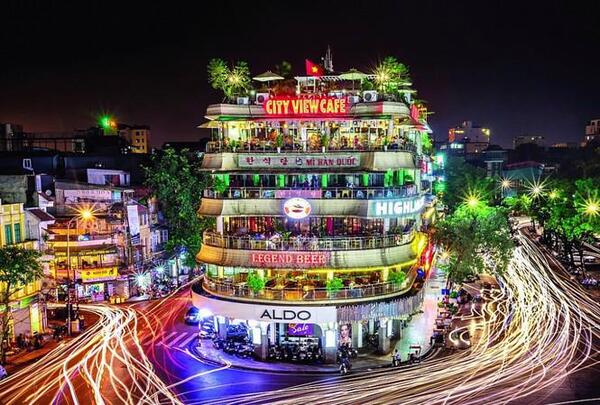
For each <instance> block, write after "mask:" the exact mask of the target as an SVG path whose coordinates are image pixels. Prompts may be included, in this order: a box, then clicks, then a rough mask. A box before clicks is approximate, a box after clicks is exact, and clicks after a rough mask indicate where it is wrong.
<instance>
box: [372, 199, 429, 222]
mask: <svg viewBox="0 0 600 405" xmlns="http://www.w3.org/2000/svg"><path fill="white" fill-rule="evenodd" d="M424 204H425V197H423V196H421V197H412V198H398V199H395V198H394V199H389V200H371V201H369V209H368V216H369V217H377V218H396V217H403V216H407V215H412V214H416V213H419V212H420V211H421V209H422V208H423V205H424Z"/></svg>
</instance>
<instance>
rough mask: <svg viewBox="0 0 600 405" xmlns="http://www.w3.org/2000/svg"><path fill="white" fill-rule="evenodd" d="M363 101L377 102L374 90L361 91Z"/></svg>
mask: <svg viewBox="0 0 600 405" xmlns="http://www.w3.org/2000/svg"><path fill="white" fill-rule="evenodd" d="M363 101H364V102H365V103H372V102H374V101H377V91H376V90H367V91H363Z"/></svg>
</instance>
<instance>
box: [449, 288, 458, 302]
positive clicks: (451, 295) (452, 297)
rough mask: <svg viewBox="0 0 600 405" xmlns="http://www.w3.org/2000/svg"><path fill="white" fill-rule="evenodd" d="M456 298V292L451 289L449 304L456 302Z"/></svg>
mask: <svg viewBox="0 0 600 405" xmlns="http://www.w3.org/2000/svg"><path fill="white" fill-rule="evenodd" d="M457 299H458V292H456V291H452V292H451V293H450V303H451V304H456V301H457Z"/></svg>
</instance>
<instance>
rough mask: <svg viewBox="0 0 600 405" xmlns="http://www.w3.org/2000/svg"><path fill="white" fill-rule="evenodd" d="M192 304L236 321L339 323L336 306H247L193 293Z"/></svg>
mask: <svg viewBox="0 0 600 405" xmlns="http://www.w3.org/2000/svg"><path fill="white" fill-rule="evenodd" d="M192 303H193V304H194V306H195V307H196V308H202V309H203V310H206V311H210V312H211V313H212V314H214V315H221V316H225V317H229V318H234V319H244V320H255V321H264V322H285V323H305V324H306V323H311V324H321V323H328V322H336V321H337V309H336V307H335V306H333V305H331V306H303V305H293V306H292V305H287V306H286V305H265V304H261V303H252V304H245V303H241V302H235V301H226V300H220V299H214V298H210V297H207V296H205V295H202V294H197V293H194V292H192Z"/></svg>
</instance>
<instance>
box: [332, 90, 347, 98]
mask: <svg viewBox="0 0 600 405" xmlns="http://www.w3.org/2000/svg"><path fill="white" fill-rule="evenodd" d="M329 97H337V98H342V97H344V92H343V91H330V92H329Z"/></svg>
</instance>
